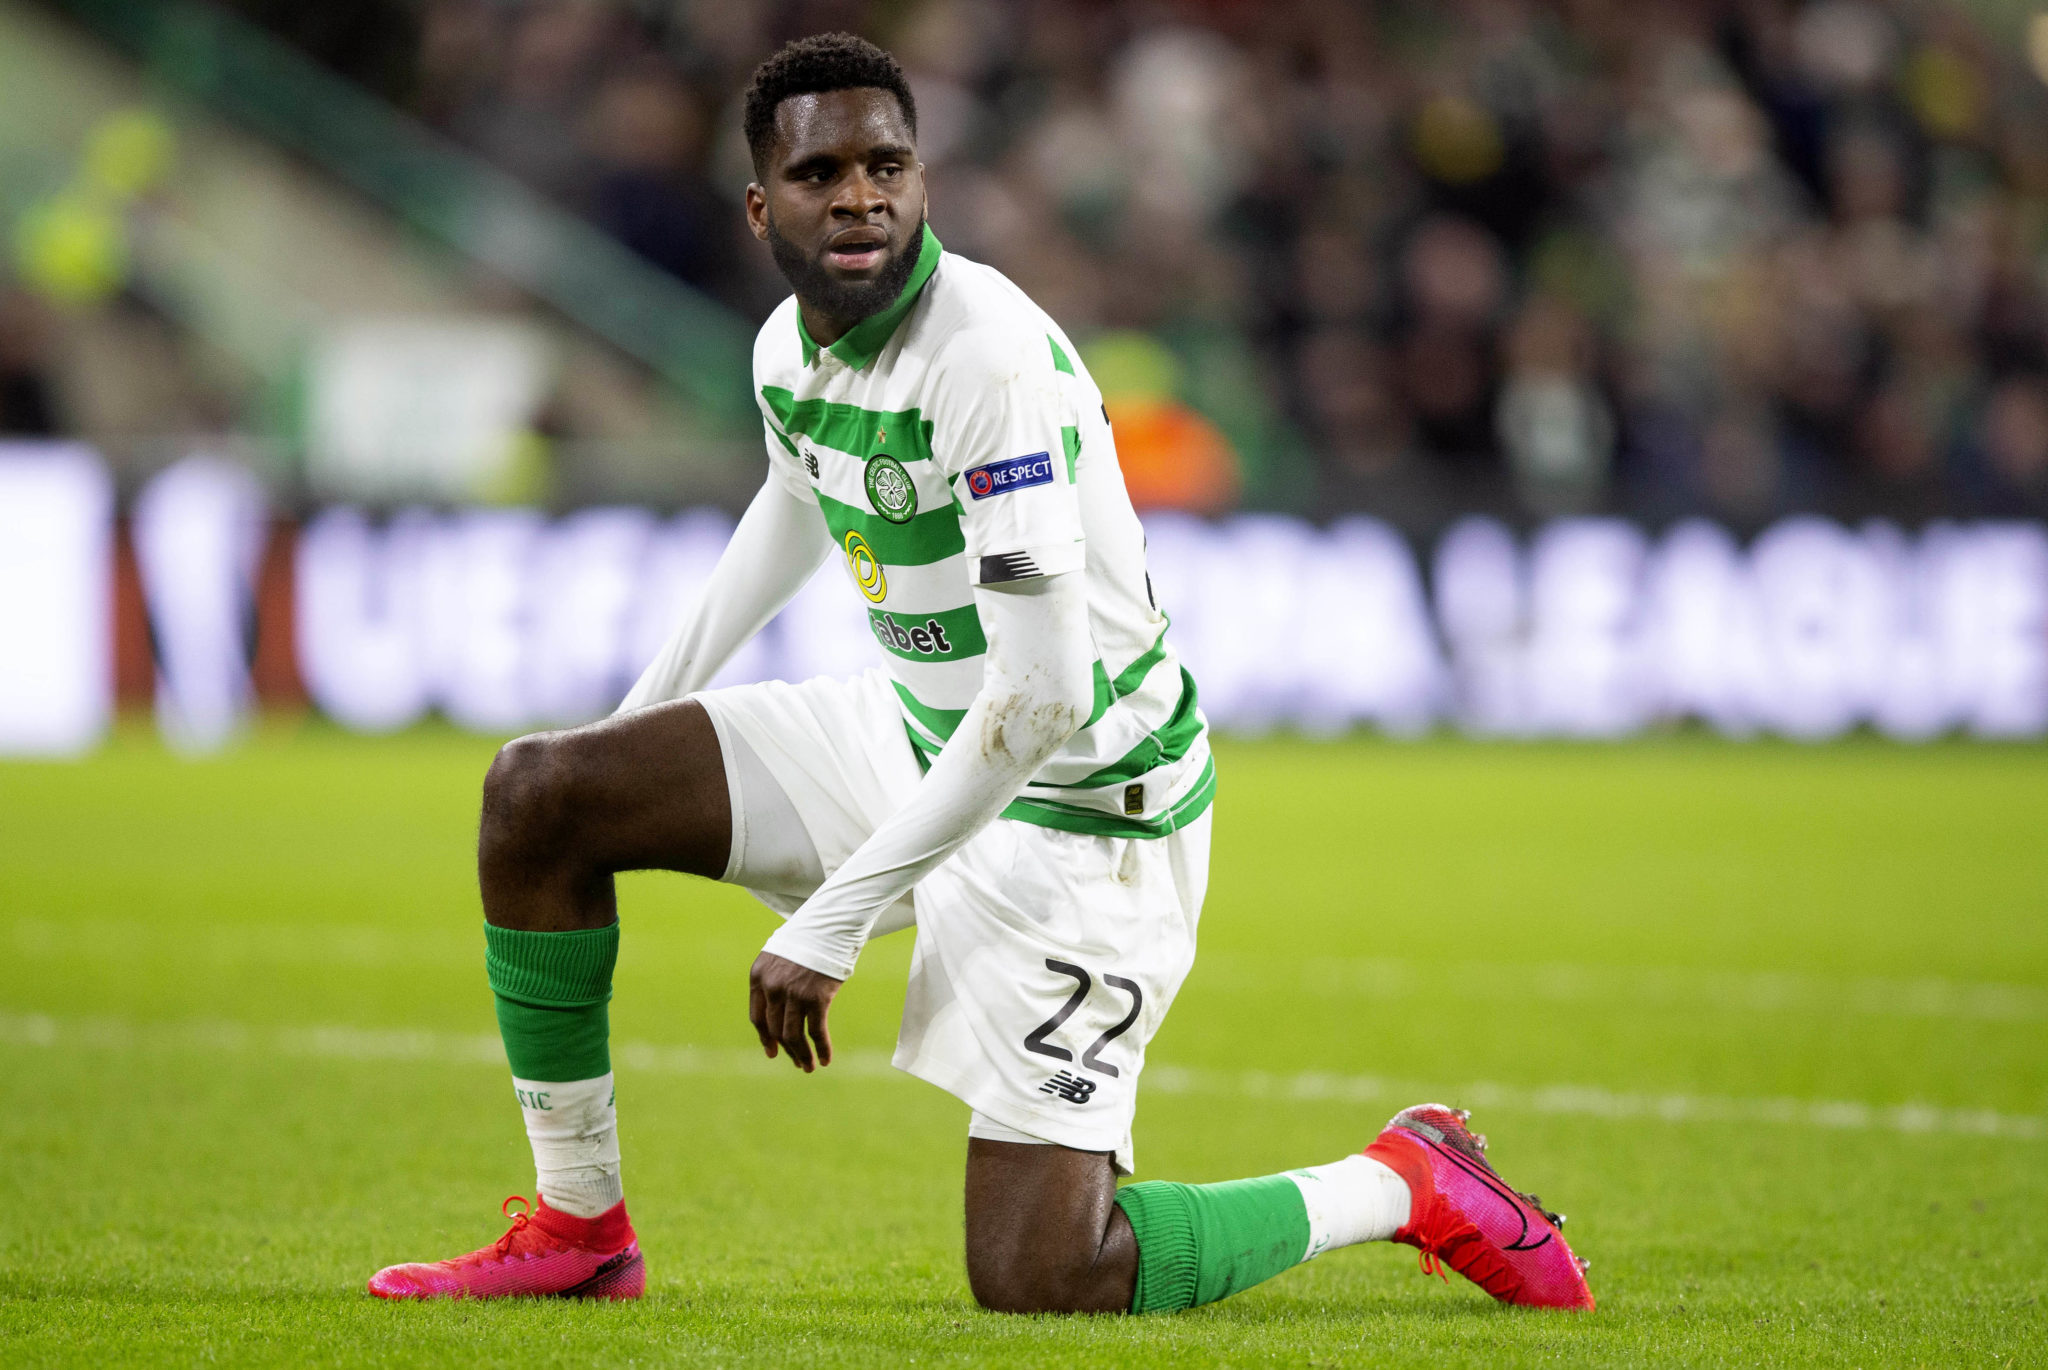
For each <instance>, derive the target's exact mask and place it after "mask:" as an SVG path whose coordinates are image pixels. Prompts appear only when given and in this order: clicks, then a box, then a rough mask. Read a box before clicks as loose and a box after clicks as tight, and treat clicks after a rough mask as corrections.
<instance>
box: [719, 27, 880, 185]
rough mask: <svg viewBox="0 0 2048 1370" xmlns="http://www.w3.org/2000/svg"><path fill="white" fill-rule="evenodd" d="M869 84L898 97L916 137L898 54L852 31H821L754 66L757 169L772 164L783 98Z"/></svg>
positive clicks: (749, 126) (752, 136)
mask: <svg viewBox="0 0 2048 1370" xmlns="http://www.w3.org/2000/svg"><path fill="white" fill-rule="evenodd" d="M866 86H873V87H874V88H876V89H878V90H886V91H888V92H889V93H890V94H891V95H893V96H895V97H896V103H897V104H899V105H901V106H902V107H903V120H904V122H905V123H907V124H909V125H910V136H911V137H913V138H915V137H916V136H917V100H916V99H915V98H914V97H913V96H912V95H911V93H910V82H909V81H907V80H905V79H904V77H903V68H902V67H900V66H898V65H897V64H896V59H895V58H894V57H891V56H890V55H889V54H888V53H886V52H884V51H882V49H880V48H878V47H876V46H875V45H874V44H873V43H870V42H869V41H868V40H867V39H865V38H862V37H860V36H858V35H856V34H851V33H816V34H812V35H811V36H810V37H809V38H798V39H796V40H795V41H793V42H789V43H785V44H783V45H782V49H781V51H779V52H777V53H776V54H775V55H774V56H773V57H770V58H769V59H768V60H767V61H765V62H763V63H762V64H761V65H760V66H758V67H756V68H754V79H753V80H752V81H751V82H749V83H748V85H747V102H746V131H747V151H748V152H749V153H751V154H752V155H753V158H754V169H755V170H756V171H759V170H761V169H762V168H763V167H764V166H766V165H767V161H768V149H769V148H770V147H772V146H774V143H775V110H776V108H777V107H778V106H779V105H781V104H782V102H783V101H784V100H787V99H789V98H790V97H791V96H792V95H819V94H822V93H824V92H825V91H828V90H858V89H860V88H862V87H866Z"/></svg>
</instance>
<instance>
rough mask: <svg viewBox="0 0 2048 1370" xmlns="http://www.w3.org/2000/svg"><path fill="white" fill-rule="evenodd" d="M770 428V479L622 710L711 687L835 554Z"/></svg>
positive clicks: (808, 493)
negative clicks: (736, 655) (719, 675)
mask: <svg viewBox="0 0 2048 1370" xmlns="http://www.w3.org/2000/svg"><path fill="white" fill-rule="evenodd" d="M778 438H779V435H778V434H777V433H776V432H775V430H774V428H773V427H772V425H771V427H770V428H769V431H768V479H767V480H766V481H764V482H763V483H762V485H761V490H760V493H759V494H757V495H755V496H754V502H753V503H752V504H749V505H748V506H747V512H746V513H745V514H744V515H743V516H742V517H741V518H740V523H739V527H737V528H735V529H734V530H733V534H732V541H730V542H728V543H727V544H726V545H725V551H724V553H723V554H722V555H720V557H719V558H718V565H717V566H716V567H715V568H714V569H713V570H712V572H711V578H710V579H709V580H708V581H706V582H705V584H704V593H703V595H702V596H700V597H699V598H698V600H697V607H696V608H695V609H693V610H692V611H691V613H690V616H689V617H688V618H686V619H685V620H684V621H683V624H682V626H681V627H679V628H678V629H676V632H675V636H673V637H671V638H670V639H669V640H668V645H667V646H665V647H663V648H662V649H661V653H660V655H658V656H656V657H655V658H654V661H653V663H652V664H651V665H649V666H648V668H647V669H646V670H645V671H644V672H642V673H641V676H640V679H639V681H638V682H637V683H635V684H634V686H633V688H632V690H631V692H629V693H628V694H627V695H626V698H625V702H624V703H622V704H620V705H619V707H618V710H617V712H619V713H627V712H629V711H631V710H633V709H644V708H646V707H647V706H648V705H650V704H659V703H661V702H663V701H664V700H670V699H681V698H682V697H683V696H684V695H687V694H690V693H692V692H693V691H696V690H701V689H703V688H704V687H705V686H707V685H709V684H710V683H711V678H712V677H713V676H715V675H717V674H718V673H719V671H720V670H722V669H723V668H724V666H725V663H726V662H728V661H730V660H732V656H733V653H735V652H737V651H738V650H739V649H740V648H741V647H743V646H745V645H746V643H747V640H748V639H749V638H751V637H753V636H754V634H756V633H758V632H760V631H761V629H762V628H764V627H766V626H767V624H768V620H769V619H771V618H774V617H775V615H776V614H778V613H780V612H781V610H782V606H783V605H785V604H787V603H789V601H790V600H791V599H792V598H794V597H795V595H796V592H797V591H799V590H801V589H803V588H804V585H805V584H806V583H807V582H808V581H809V580H810V578H811V577H812V576H813V575H815V574H816V573H817V570H818V568H819V567H820V566H822V565H824V563H825V558H826V557H828V556H830V555H831V554H832V532H831V530H830V529H829V528H827V527H826V526H825V515H824V513H823V512H822V511H821V510H820V509H819V508H818V501H817V499H816V498H815V497H814V496H813V495H812V494H811V488H810V485H809V484H808V483H807V482H805V481H804V480H803V479H802V478H801V477H800V476H797V475H796V474H795V473H794V471H793V470H792V469H790V468H789V465H788V463H789V462H790V461H791V460H792V459H790V458H787V457H786V456H785V454H784V453H783V452H782V451H781V450H779V442H778Z"/></svg>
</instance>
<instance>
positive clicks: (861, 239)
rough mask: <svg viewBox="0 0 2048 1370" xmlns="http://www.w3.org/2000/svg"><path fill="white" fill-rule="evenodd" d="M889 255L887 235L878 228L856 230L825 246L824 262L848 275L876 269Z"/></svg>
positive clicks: (849, 231) (851, 230)
mask: <svg viewBox="0 0 2048 1370" xmlns="http://www.w3.org/2000/svg"><path fill="white" fill-rule="evenodd" d="M888 255H889V235H888V234H886V233H884V232H882V230H880V229H879V228H856V229H850V230H848V231H847V232H845V233H842V234H840V235H839V236H838V237H837V238H834V239H833V240H832V241H831V242H829V243H827V244H826V245H825V260H826V261H827V262H828V263H830V264H831V265H833V266H835V267H837V268H839V269H840V270H841V271H844V272H847V273H848V274H856V273H859V272H864V271H868V270H871V269H873V268H875V267H878V266H880V265H881V264H882V259H883V258H884V257H886V256H888Z"/></svg>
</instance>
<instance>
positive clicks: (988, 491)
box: [967, 452, 1052, 499]
mask: <svg viewBox="0 0 2048 1370" xmlns="http://www.w3.org/2000/svg"><path fill="white" fill-rule="evenodd" d="M1051 480H1052V454H1051V453H1050V452H1033V453H1032V454H1031V455H1030V456H1028V457H1011V458H1010V459H1009V460H1008V461H992V462H990V463H989V464H988V465H986V466H977V467H975V468H974V469H973V470H971V471H969V472H968V473H967V493H968V494H970V495H972V496H973V497H974V498H976V499H987V498H988V497H989V496H990V495H1001V494H1007V493H1008V492H1009V491H1011V490H1022V489H1023V488H1024V487H1025V486H1027V485H1045V484H1047V483H1049V482H1050V481H1051Z"/></svg>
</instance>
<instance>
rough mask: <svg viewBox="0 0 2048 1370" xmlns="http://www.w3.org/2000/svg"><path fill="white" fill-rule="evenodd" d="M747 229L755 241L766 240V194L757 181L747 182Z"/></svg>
mask: <svg viewBox="0 0 2048 1370" xmlns="http://www.w3.org/2000/svg"><path fill="white" fill-rule="evenodd" d="M747 228H748V229H749V230H750V231H752V233H753V235H754V237H755V238H756V239H758V240H760V241H762V242H766V241H767V240H768V192H767V191H765V190H763V189H761V183H760V182H759V181H749V182H747Z"/></svg>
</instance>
